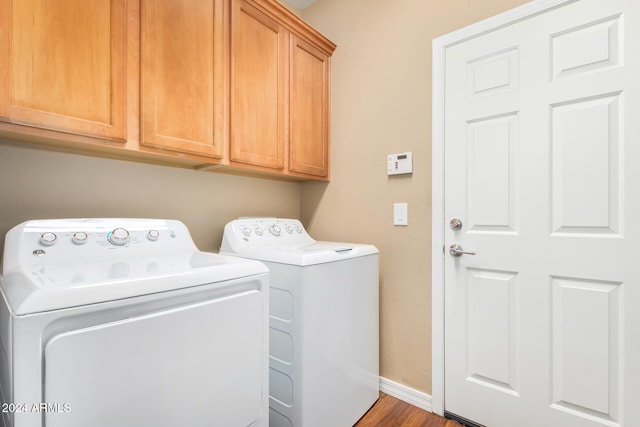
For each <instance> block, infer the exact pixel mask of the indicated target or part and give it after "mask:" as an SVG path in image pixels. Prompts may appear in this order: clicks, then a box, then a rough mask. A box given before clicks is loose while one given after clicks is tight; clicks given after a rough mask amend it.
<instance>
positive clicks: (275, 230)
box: [269, 224, 282, 236]
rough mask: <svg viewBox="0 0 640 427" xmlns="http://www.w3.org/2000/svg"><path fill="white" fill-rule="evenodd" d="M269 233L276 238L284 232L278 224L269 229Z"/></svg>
mask: <svg viewBox="0 0 640 427" xmlns="http://www.w3.org/2000/svg"><path fill="white" fill-rule="evenodd" d="M269 232H270V233H271V234H273V235H274V236H279V235H280V233H281V232H282V229H281V228H280V226H279V225H278V224H273V225H272V226H270V227H269Z"/></svg>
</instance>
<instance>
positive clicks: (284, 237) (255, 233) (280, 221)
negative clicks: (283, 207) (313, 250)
mask: <svg viewBox="0 0 640 427" xmlns="http://www.w3.org/2000/svg"><path fill="white" fill-rule="evenodd" d="M314 241H315V240H313V239H312V238H311V236H309V234H307V232H306V230H305V229H304V227H303V226H302V223H301V222H300V221H298V220H297V219H286V218H239V219H236V220H233V221H231V222H229V223H228V224H227V225H226V226H225V228H224V237H223V241H222V247H221V252H228V251H227V250H226V249H229V248H230V247H232V246H234V245H244V246H247V245H249V246H253V247H258V246H278V245H285V244H286V245H291V244H297V243H299V244H307V243H313V242H314Z"/></svg>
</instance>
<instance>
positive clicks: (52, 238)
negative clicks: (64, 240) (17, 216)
mask: <svg viewBox="0 0 640 427" xmlns="http://www.w3.org/2000/svg"><path fill="white" fill-rule="evenodd" d="M56 240H58V236H56V235H55V233H51V232H46V233H42V236H40V243H42V244H43V245H45V246H51V245H53V244H54V243H55V242H56Z"/></svg>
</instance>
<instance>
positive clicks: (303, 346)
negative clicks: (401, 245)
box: [220, 218, 379, 427]
mask: <svg viewBox="0 0 640 427" xmlns="http://www.w3.org/2000/svg"><path fill="white" fill-rule="evenodd" d="M220 253H224V254H232V255H236V256H240V257H245V258H250V259H256V260H260V261H262V262H264V264H265V265H266V266H267V267H268V268H269V270H270V272H271V275H270V287H271V291H270V301H271V302H270V308H269V315H270V319H269V323H270V330H269V340H270V344H269V345H270V352H269V355H270V357H269V409H270V410H269V425H270V426H271V427H328V426H331V427H351V426H353V425H354V424H355V423H356V422H357V420H358V419H359V418H360V417H362V415H364V414H365V412H366V411H367V410H368V409H369V408H370V407H371V406H372V405H373V404H374V403H375V401H376V400H377V399H378V390H379V370H378V360H379V357H378V250H377V249H376V248H375V247H373V246H371V245H358V244H348V243H333V242H318V241H315V240H314V239H312V238H311V237H310V236H309V235H308V234H307V232H306V231H305V229H304V228H303V226H302V224H301V223H300V222H299V221H297V220H294V219H276V218H247V219H238V220H235V221H231V222H230V223H228V224H227V225H226V226H225V229H224V237H223V240H222V246H221V249H220Z"/></svg>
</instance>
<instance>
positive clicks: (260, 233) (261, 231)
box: [255, 227, 264, 236]
mask: <svg viewBox="0 0 640 427" xmlns="http://www.w3.org/2000/svg"><path fill="white" fill-rule="evenodd" d="M255 230H256V234H257V235H258V236H262V235H263V234H264V230H263V229H262V227H256V229H255Z"/></svg>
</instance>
